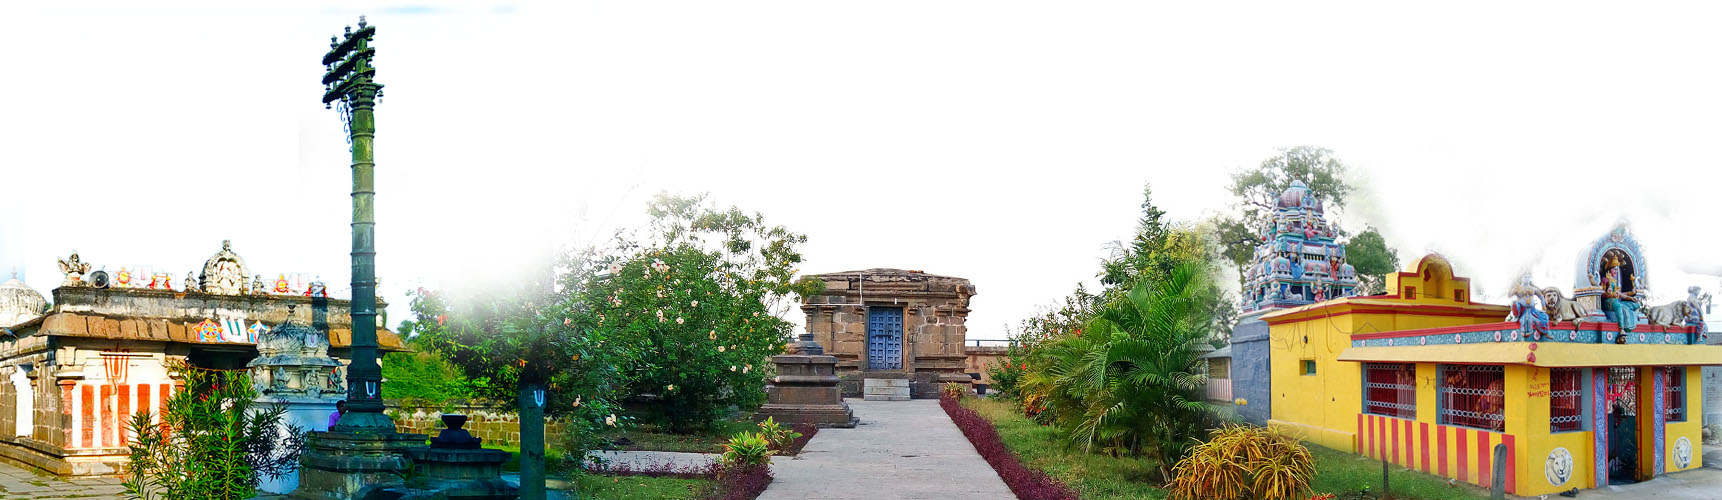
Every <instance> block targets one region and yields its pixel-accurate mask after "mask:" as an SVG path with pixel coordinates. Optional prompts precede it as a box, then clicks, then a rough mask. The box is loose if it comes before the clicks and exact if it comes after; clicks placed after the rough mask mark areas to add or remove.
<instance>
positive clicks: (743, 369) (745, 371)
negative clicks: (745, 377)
mask: <svg viewBox="0 0 1722 500" xmlns="http://www.w3.org/2000/svg"><path fill="white" fill-rule="evenodd" d="M752 369H753V365H747V366H743V367H741V372H742V373H747V371H748V370H752Z"/></svg>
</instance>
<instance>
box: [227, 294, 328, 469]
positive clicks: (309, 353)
mask: <svg viewBox="0 0 1722 500" xmlns="http://www.w3.org/2000/svg"><path fill="white" fill-rule="evenodd" d="M292 309H293V307H291V306H289V307H288V310H289V313H288V314H289V315H291V314H292V312H291V311H292ZM245 366H246V367H247V368H250V369H251V381H252V384H254V385H255V386H256V387H257V394H258V396H257V402H259V403H264V404H268V405H277V404H279V405H285V406H286V407H287V413H286V414H285V415H283V416H282V417H281V418H282V422H281V423H282V425H283V427H287V426H291V427H297V428H299V429H300V430H304V431H311V430H321V429H323V427H324V426H327V425H328V418H329V414H331V413H333V412H334V411H335V402H336V401H340V400H341V398H342V395H343V394H344V391H343V388H344V387H345V386H346V382H345V381H344V380H341V378H340V376H339V373H340V369H339V368H340V366H341V362H340V361H336V360H335V359H334V358H331V357H329V338H328V337H327V336H325V335H323V332H319V331H317V329H315V328H311V327H309V326H305V325H302V324H299V323H296V322H294V321H293V319H292V318H291V317H289V318H288V319H287V321H284V322H282V323H281V324H280V325H276V326H275V328H274V329H271V330H269V331H268V333H265V334H263V335H262V336H259V337H258V338H257V358H256V359H253V360H251V362H249V363H246V364H245ZM283 430H285V429H283ZM298 486H299V471H297V470H295V471H293V472H290V473H288V474H287V475H285V476H281V477H277V478H268V477H265V478H263V483H262V484H260V485H258V489H259V490H262V491H267V492H272V493H287V492H290V491H293V489H294V488H297V487H298Z"/></svg>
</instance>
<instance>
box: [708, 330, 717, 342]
mask: <svg viewBox="0 0 1722 500" xmlns="http://www.w3.org/2000/svg"><path fill="white" fill-rule="evenodd" d="M706 336H707V337H711V339H712V340H717V330H712V332H711V333H708V334H706Z"/></svg>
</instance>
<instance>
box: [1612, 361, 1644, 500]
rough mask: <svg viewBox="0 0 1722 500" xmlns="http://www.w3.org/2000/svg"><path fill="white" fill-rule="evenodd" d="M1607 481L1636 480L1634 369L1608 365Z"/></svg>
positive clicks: (1620, 482)
mask: <svg viewBox="0 0 1722 500" xmlns="http://www.w3.org/2000/svg"><path fill="white" fill-rule="evenodd" d="M1604 394H1606V395H1607V397H1608V484H1630V483H1636V482H1638V369H1637V368H1634V367H1630V366H1615V367H1610V368H1609V369H1608V391H1607V392H1606V393H1604Z"/></svg>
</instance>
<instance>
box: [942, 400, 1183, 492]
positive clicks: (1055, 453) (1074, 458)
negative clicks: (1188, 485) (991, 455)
mask: <svg viewBox="0 0 1722 500" xmlns="http://www.w3.org/2000/svg"><path fill="white" fill-rule="evenodd" d="M963 406H967V407H969V408H970V409H973V410H975V412H976V413H980V414H981V416H982V417H986V419H987V420H989V421H992V423H993V428H995V429H998V432H999V438H1000V439H1003V440H1004V443H1005V447H1007V448H1010V451H1011V453H1015V454H1016V456H1017V457H1018V458H1020V459H1021V460H1022V461H1023V464H1024V465H1027V466H1028V467H1029V468H1031V469H1039V470H1041V471H1043V472H1046V473H1047V475H1050V476H1052V477H1054V478H1057V479H1058V480H1059V481H1063V482H1064V484H1066V485H1069V486H1070V487H1071V488H1072V489H1075V490H1076V491H1077V493H1078V494H1081V495H1082V498H1085V499H1137V498H1166V492H1165V491H1164V490H1161V489H1160V488H1159V487H1158V486H1157V485H1156V484H1155V483H1152V482H1149V478H1151V477H1153V476H1152V474H1153V472H1154V469H1153V467H1152V466H1150V465H1148V463H1147V462H1145V461H1142V460H1134V459H1128V458H1114V457H1108V456H1105V455H1096V454H1092V453H1087V452H1084V451H1082V450H1079V449H1070V448H1066V447H1065V446H1064V441H1063V440H1062V439H1060V438H1059V437H1058V433H1057V432H1058V431H1056V430H1054V429H1053V428H1051V427H1045V426H1042V425H1040V424H1036V423H1034V421H1032V420H1029V419H1027V418H1024V417H1023V416H1022V414H1021V413H1017V408H1016V404H1014V403H1012V402H1010V401H1004V400H993V399H981V398H968V399H964V400H963Z"/></svg>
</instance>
